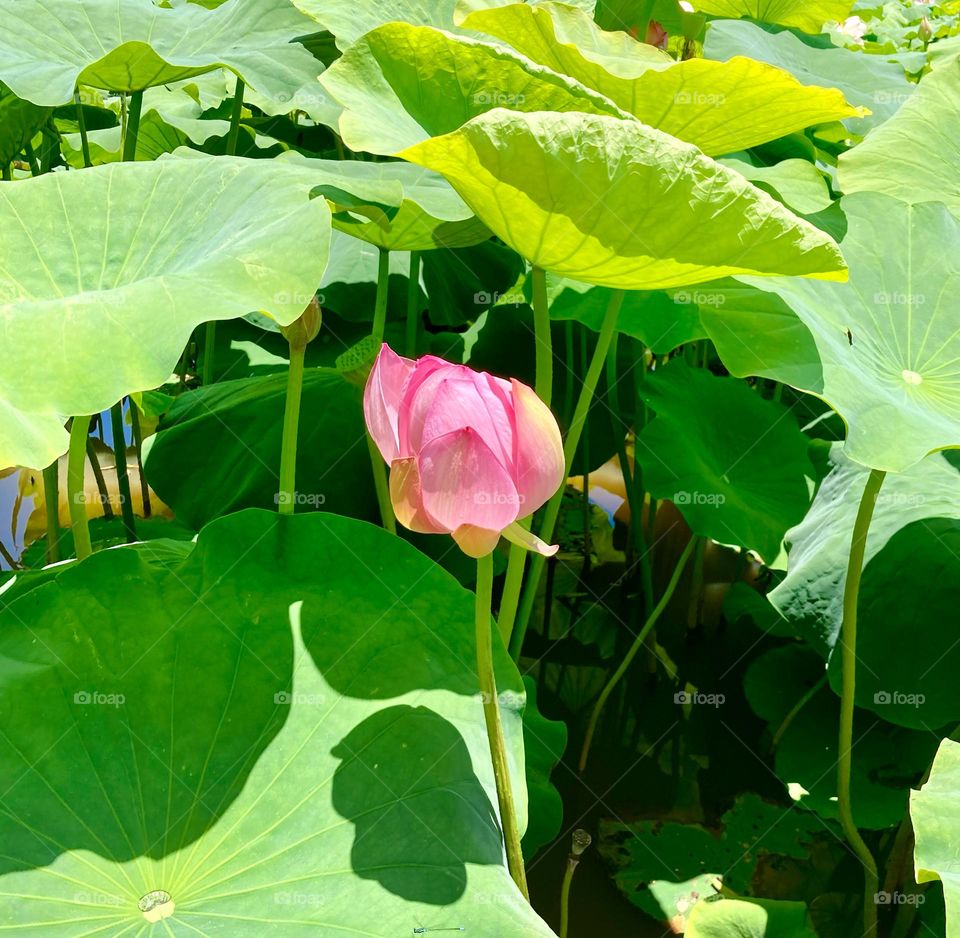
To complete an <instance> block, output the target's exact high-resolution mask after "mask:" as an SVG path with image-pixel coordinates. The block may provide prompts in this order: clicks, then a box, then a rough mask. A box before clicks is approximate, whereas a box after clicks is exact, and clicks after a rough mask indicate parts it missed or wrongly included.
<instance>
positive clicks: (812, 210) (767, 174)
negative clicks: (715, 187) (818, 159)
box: [719, 159, 833, 215]
mask: <svg viewBox="0 0 960 938" xmlns="http://www.w3.org/2000/svg"><path fill="white" fill-rule="evenodd" d="M719 162H720V163H722V164H723V165H724V166H728V167H730V169H735V170H736V171H737V172H738V173H740V175H741V176H743V177H744V179H749V180H750V182H752V183H753V184H754V185H755V186H758V187H760V188H761V189H765V190H767V191H768V192H771V194H773V195H775V196H778V197H779V199H780V201H781V202H783V204H784V205H786V206H787V207H788V208H791V209H793V210H794V211H795V212H799V213H800V214H802V215H813V214H816V213H817V212H822V211H824V210H825V209H828V208H829V207H830V206H831V205H833V199H831V198H830V191H829V190H828V189H827V183H826V180H825V179H824V177H823V173H821V172H820V170H819V169H817V167H816V166H814V165H813V163H810V162H808V161H807V160H796V159H794V160H782V161H781V162H779V163H774V164H773V165H772V166H752V165H751V164H750V163H746V162H744V161H743V160H741V159H723V160H719Z"/></svg>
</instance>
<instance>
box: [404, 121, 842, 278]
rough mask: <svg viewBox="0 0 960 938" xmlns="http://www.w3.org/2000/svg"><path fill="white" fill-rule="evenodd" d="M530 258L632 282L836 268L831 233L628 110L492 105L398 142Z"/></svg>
mask: <svg viewBox="0 0 960 938" xmlns="http://www.w3.org/2000/svg"><path fill="white" fill-rule="evenodd" d="M400 155H401V156H403V158H404V159H407V160H409V161H410V162H413V163H418V164H420V165H422V166H426V167H428V168H429V169H433V170H436V171H437V172H440V173H443V174H444V175H445V176H446V177H447V179H449V180H450V182H451V184H452V185H453V187H454V188H455V189H456V190H457V191H458V192H459V193H460V195H462V196H463V198H464V201H465V202H466V203H467V204H468V205H469V206H470V207H471V208H472V209H473V210H474V212H476V214H477V217H478V218H480V219H481V221H483V222H485V223H486V225H487V226H488V227H489V228H490V229H491V230H492V231H493V232H494V234H496V235H497V236H498V237H499V238H501V239H502V240H503V241H505V242H506V243H507V244H509V245H510V246H511V247H512V248H513V249H514V250H516V251H517V252H518V253H519V254H521V255H523V256H524V257H526V258H527V260H528V261H530V263H532V264H535V265H537V266H539V267H542V268H544V269H545V270H550V271H552V272H554V273H557V274H560V275H561V276H565V277H571V278H573V279H575V280H582V281H584V282H586V283H595V284H599V285H601V286H609V287H620V288H627V289H632V290H642V289H655V288H664V287H671V286H680V285H684V284H693V283H700V282H702V281H704V280H710V279H713V278H714V277H722V276H725V275H727V274H731V273H736V272H743V271H748V270H752V271H755V272H757V273H762V274H776V273H782V274H789V275H794V276H808V277H826V278H830V279H836V280H842V279H845V278H846V271H845V268H844V263H843V258H842V257H841V255H840V252H839V249H838V248H837V246H836V244H835V243H834V242H833V241H832V240H831V239H830V238H829V237H827V236H826V235H824V234H823V233H822V232H821V231H819V230H818V229H816V228H814V227H813V226H812V225H810V224H809V223H807V222H804V221H802V220H801V219H798V218H797V217H796V216H794V215H792V214H791V213H790V212H788V211H787V210H786V209H784V208H783V206H782V205H780V203H778V202H776V201H775V200H774V199H772V198H771V197H770V196H768V195H767V194H766V193H762V192H760V191H759V190H758V189H756V188H754V187H753V186H751V185H750V184H749V183H747V182H746V180H744V179H743V177H742V176H740V175H738V174H737V173H734V172H732V171H731V170H729V169H726V168H725V167H722V166H720V165H719V164H717V163H715V162H714V161H713V160H711V159H709V158H708V157H706V156H704V155H703V154H702V153H700V151H699V150H697V149H696V148H695V147H693V146H691V145H690V144H686V143H682V142H681V141H678V140H676V139H675V138H673V137H670V136H668V135H667V134H664V133H661V132H660V131H658V130H654V129H653V128H650V127H646V126H644V125H643V124H641V123H639V122H638V121H630V120H619V119H617V118H613V117H602V116H599V115H588V114H558V113H552V112H544V113H535V114H521V113H518V112H514V111H507V110H503V109H497V110H494V111H490V112H488V113H487V114H482V115H481V116H479V117H476V118H474V119H473V120H471V121H469V122H468V123H467V124H465V125H464V126H463V127H461V128H460V129H459V130H457V131H455V132H453V133H450V134H447V135H446V136H443V137H435V138H434V139H432V140H428V141H425V142H424V143H421V144H418V145H417V146H415V147H411V148H410V149H408V150H405V151H403V152H402V153H401V154H400Z"/></svg>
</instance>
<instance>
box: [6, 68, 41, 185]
mask: <svg viewBox="0 0 960 938" xmlns="http://www.w3.org/2000/svg"><path fill="white" fill-rule="evenodd" d="M52 113H53V110H52V108H47V107H37V105H36V104H31V103H30V102H29V101H24V100H23V99H22V98H18V97H17V96H16V95H15V94H14V93H13V92H12V91H11V90H10V89H9V88H7V87H6V85H4V84H2V83H0V166H8V165H9V164H10V161H11V160H13V159H14V157H16V156H17V155H18V154H19V153H20V152H21V151H22V150H23V148H24V147H25V146H26V145H27V144H28V143H29V142H30V141H31V140H32V139H33V138H34V136H36V134H38V133H39V132H40V128H41V127H43V125H44V124H45V123H46V122H47V121H48V120H49V119H50V115H51V114H52Z"/></svg>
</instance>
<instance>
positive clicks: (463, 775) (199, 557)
mask: <svg viewBox="0 0 960 938" xmlns="http://www.w3.org/2000/svg"><path fill="white" fill-rule="evenodd" d="M345 557H349V558H350V562H349V563H345V562H344V558H345ZM411 583H416V584H417V589H416V590H415V591H411V590H410V588H409V587H410V584H411ZM437 609H443V625H442V628H437V627H435V626H433V625H431V622H435V621H436V620H435V616H436V611H437ZM291 630H292V633H293V636H292V641H291ZM38 636H41V637H42V641H41V642H38V641H37V638H38ZM474 642H475V640H474V626H473V602H472V594H470V593H469V592H467V591H465V590H464V589H462V588H461V587H460V586H459V585H458V584H457V583H456V581H455V580H453V579H452V578H451V577H450V576H449V575H448V574H446V573H444V572H442V571H440V570H439V569H438V568H437V567H436V566H435V565H434V564H432V563H431V562H430V561H429V560H427V559H426V558H424V557H423V556H422V555H420V554H419V553H417V551H415V550H414V549H412V548H411V547H409V546H408V545H405V544H403V543H402V542H401V541H400V540H398V539H397V538H394V537H392V536H390V535H388V534H386V533H385V532H383V531H381V530H379V529H377V528H375V527H373V526H371V525H367V524H363V523H360V522H357V521H352V520H349V519H345V518H341V517H338V516H336V515H325V514H310V515H302V516H294V517H286V518H284V517H280V516H278V515H276V514H274V513H270V512H257V511H250V512H244V513H242V514H239V515H234V516H233V517H231V518H227V519H223V520H221V521H218V522H216V523H214V524H212V525H210V526H208V527H207V528H206V529H205V530H204V531H203V533H202V534H201V535H200V538H199V541H198V543H197V546H196V548H195V549H194V550H193V552H192V553H191V554H190V555H189V556H188V557H187V558H186V559H185V560H183V561H182V562H181V563H179V564H178V565H175V566H174V567H173V568H172V569H171V568H169V567H162V568H161V567H157V566H154V565H151V564H150V563H148V562H147V561H146V560H145V559H144V557H143V556H142V555H141V554H138V553H136V552H133V551H130V550H127V549H121V550H111V551H104V552H101V553H98V554H94V555H93V556H92V557H91V558H89V559H88V560H87V561H84V562H83V563H80V564H74V565H72V566H71V567H69V568H67V569H66V570H65V571H64V572H62V573H60V574H59V576H58V577H57V578H56V579H55V580H54V581H53V582H47V583H45V584H44V585H42V586H39V587H37V588H35V589H33V590H31V591H30V592H29V593H28V594H26V595H25V596H23V597H21V598H20V599H19V600H17V601H15V602H14V603H12V604H11V605H10V606H9V607H8V608H7V609H5V610H4V611H3V612H2V613H0V649H2V661H3V662H4V666H3V671H2V675H0V699H2V700H3V701H4V704H3V710H4V713H5V714H7V717H6V719H5V724H4V732H3V737H2V741H0V779H2V784H3V789H4V792H5V794H4V812H3V814H2V817H0V829H2V839H3V844H4V850H3V859H2V861H0V877H2V881H3V890H2V892H3V896H2V897H0V920H2V921H3V922H4V923H5V924H6V925H7V927H8V928H9V929H12V931H13V932H16V931H18V930H25V929H28V928H32V929H36V928H37V926H38V925H40V926H42V928H43V932H44V935H45V936H46V935H49V936H50V938H68V936H69V938H76V936H78V935H80V934H82V933H83V932H84V931H89V930H90V929H96V930H100V931H104V932H110V933H114V934H121V933H123V932H124V931H130V932H133V931H140V932H142V933H143V934H144V935H150V936H157V938H159V936H161V935H170V934H181V933H183V934H193V933H196V932H202V933H206V934H212V933H216V932H217V931H222V930H223V928H224V927H227V928H228V929H229V932H230V934H231V935H233V936H236V938H259V936H262V935H263V934H264V929H265V928H270V927H274V928H276V929H280V930H281V931H282V933H283V934H284V935H285V936H290V938H307V936H316V935H318V934H337V933H340V934H353V935H356V934H363V935H369V936H376V938H393V936H396V935H399V934H407V933H412V932H413V930H414V929H415V928H418V927H424V924H423V923H426V924H427V925H429V923H430V922H436V921H438V919H439V920H440V921H441V922H442V923H443V924H447V923H452V925H453V927H459V926H462V927H464V928H467V929H469V931H471V932H473V931H477V930H479V929H481V928H489V929H492V930H493V932H494V933H495V934H499V935H503V936H504V938H521V936H522V938H530V936H543V938H549V936H550V934H551V932H550V931H549V929H548V928H547V927H546V926H545V925H544V924H543V922H542V921H541V920H540V919H539V918H538V916H537V915H536V913H535V912H534V911H533V910H532V909H531V908H530V907H529V905H527V903H526V902H525V901H524V900H523V899H522V897H521V895H520V893H519V891H518V890H516V888H515V887H514V886H513V884H512V882H511V880H510V878H509V875H508V874H507V871H506V869H505V865H504V862H503V852H502V845H501V840H500V833H499V828H498V824H497V814H496V808H495V804H496V795H495V792H494V788H493V776H492V769H491V766H490V757H489V750H488V744H487V740H486V734H485V731H484V720H483V713H482V707H481V704H480V701H479V698H478V695H477V693H476V692H475V688H476V677H475V669H474V664H473V662H474V648H475V644H474ZM496 660H497V670H498V675H499V688H500V689H501V691H502V693H501V698H500V699H501V708H502V713H503V719H504V723H505V730H506V735H507V739H508V741H509V742H508V747H509V759H510V762H511V764H512V768H513V770H514V779H515V780H516V781H515V788H516V797H517V800H518V804H519V811H520V815H521V823H523V821H524V820H525V816H526V797H525V790H524V786H523V746H522V739H521V736H522V731H521V708H522V706H523V685H522V683H521V681H520V677H519V674H518V673H517V671H516V668H515V667H514V666H513V665H512V664H511V663H510V662H509V660H508V659H507V657H506V655H505V653H504V651H503V649H502V647H501V646H500V645H499V644H498V645H497V651H496ZM491 896H496V897H497V901H496V903H493V902H491V901H490V897H491ZM141 909H144V910H146V913H147V914H145V912H143V911H141ZM151 913H152V914H151ZM148 916H149V917H148ZM481 923H482V924H481Z"/></svg>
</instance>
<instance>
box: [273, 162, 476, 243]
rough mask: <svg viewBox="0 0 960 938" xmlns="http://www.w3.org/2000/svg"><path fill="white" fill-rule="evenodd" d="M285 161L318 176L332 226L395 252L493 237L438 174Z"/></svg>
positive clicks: (401, 166) (388, 166) (406, 167)
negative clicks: (330, 210)
mask: <svg viewBox="0 0 960 938" xmlns="http://www.w3.org/2000/svg"><path fill="white" fill-rule="evenodd" d="M282 159H283V160H284V161H289V162H291V163H293V164H294V165H296V166H299V167H302V168H303V169H305V170H310V171H311V172H314V173H316V177H317V178H316V185H317V190H318V191H319V192H321V193H322V194H323V195H324V196H326V198H327V199H328V200H329V201H330V203H331V206H332V208H333V213H334V214H333V226H334V228H337V229H338V230H339V231H343V232H346V233H347V234H350V235H353V236H354V237H355V238H360V239H361V240H363V241H368V242H369V243H370V244H375V245H376V246H377V247H382V248H386V249H387V250H390V251H429V250H432V249H434V248H443V247H446V248H459V247H468V246H470V245H473V244H478V243H479V242H481V241H486V240H487V239H488V238H489V237H490V231H489V229H487V227H486V226H485V225H484V224H483V223H482V222H480V221H478V220H477V218H476V217H475V216H474V214H473V212H472V211H470V209H469V208H467V206H466V204H465V203H464V201H463V199H461V198H460V196H459V195H457V193H456V192H455V191H454V190H453V188H452V187H451V186H450V183H448V182H447V181H446V179H444V178H443V176H441V175H439V174H438V173H433V172H430V170H427V169H424V168H423V167H421V166H413V165H412V164H410V163H368V162H366V161H361V160H345V161H344V160H340V161H338V160H311V159H306V158H305V157H303V156H301V155H300V154H299V153H287V154H285V155H284V156H283V157H282Z"/></svg>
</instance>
